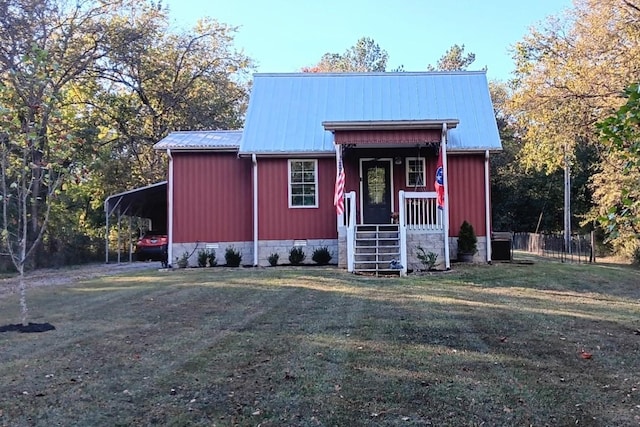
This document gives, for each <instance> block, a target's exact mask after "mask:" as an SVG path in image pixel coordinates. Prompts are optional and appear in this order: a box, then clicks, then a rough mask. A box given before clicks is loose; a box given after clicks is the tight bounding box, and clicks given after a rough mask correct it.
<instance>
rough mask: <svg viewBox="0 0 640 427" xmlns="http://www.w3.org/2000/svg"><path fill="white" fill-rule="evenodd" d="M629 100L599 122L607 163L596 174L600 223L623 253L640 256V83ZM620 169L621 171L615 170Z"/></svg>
mask: <svg viewBox="0 0 640 427" xmlns="http://www.w3.org/2000/svg"><path fill="white" fill-rule="evenodd" d="M625 97H626V100H627V102H626V103H625V104H624V105H623V106H622V107H620V108H619V109H618V111H616V112H615V114H613V115H612V116H610V117H608V118H606V119H604V120H602V121H601V122H600V123H598V129H599V130H600V137H601V140H602V142H603V144H604V147H605V152H606V159H607V160H606V165H605V166H604V167H603V168H602V170H603V171H602V172H600V173H598V174H596V175H595V176H594V179H593V182H594V186H595V195H596V197H598V198H599V199H600V200H601V201H602V203H600V205H599V208H598V212H599V214H600V217H599V219H600V222H601V223H602V225H603V226H604V227H605V229H606V230H607V231H608V234H609V236H610V239H611V241H612V243H613V244H614V246H615V247H616V248H617V249H618V251H619V252H621V253H623V254H625V255H630V256H634V258H635V260H636V262H637V261H638V260H639V259H640V257H639V256H638V255H639V254H640V240H639V239H640V187H639V185H638V184H639V183H640V84H638V83H635V84H632V85H631V86H629V87H628V88H627V89H626V90H625ZM614 171H617V173H611V172H614Z"/></svg>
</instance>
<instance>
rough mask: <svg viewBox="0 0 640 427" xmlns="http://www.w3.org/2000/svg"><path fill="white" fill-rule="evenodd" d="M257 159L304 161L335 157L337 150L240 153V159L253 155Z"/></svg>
mask: <svg viewBox="0 0 640 427" xmlns="http://www.w3.org/2000/svg"><path fill="white" fill-rule="evenodd" d="M254 154H255V155H256V157H271V158H275V157H280V158H288V159H293V158H296V159H302V158H310V159H313V158H320V157H334V156H335V155H336V152H335V150H332V151H257V152H255V153H254V152H247V151H244V152H240V153H238V157H251V156H253V155H254Z"/></svg>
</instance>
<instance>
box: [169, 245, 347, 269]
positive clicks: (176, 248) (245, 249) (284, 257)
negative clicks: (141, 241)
mask: <svg viewBox="0 0 640 427" xmlns="http://www.w3.org/2000/svg"><path fill="white" fill-rule="evenodd" d="M293 243H294V241H293V240H260V241H259V242H258V265H259V266H262V267H266V266H269V261H268V258H269V256H270V255H271V254H274V253H277V254H278V255H280V258H279V259H278V264H289V251H290V250H291V248H292V247H293ZM211 245H217V248H213V250H215V251H216V260H217V261H218V265H224V264H225V259H224V254H225V251H226V249H227V248H228V247H230V246H231V247H233V248H235V249H236V250H237V251H239V252H240V253H241V254H242V261H241V265H252V264H253V241H250V242H219V243H207V242H199V243H174V244H173V258H174V259H173V260H170V262H169V263H170V264H172V265H174V264H175V263H176V258H180V257H182V255H183V254H184V253H185V252H187V253H189V254H190V255H191V256H190V257H189V266H197V265H198V252H199V251H200V250H204V249H207V246H211ZM325 246H326V247H327V249H329V253H330V254H331V256H332V258H331V262H330V264H337V263H338V240H337V239H314V240H307V245H306V246H302V249H303V250H304V253H305V255H306V257H305V260H304V263H303V264H315V263H314V262H313V260H312V259H311V257H312V256H313V252H314V251H315V250H316V249H317V248H322V247H325ZM345 259H346V257H345ZM345 265H346V264H345Z"/></svg>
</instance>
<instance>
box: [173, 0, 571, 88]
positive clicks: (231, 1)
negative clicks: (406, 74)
mask: <svg viewBox="0 0 640 427" xmlns="http://www.w3.org/2000/svg"><path fill="white" fill-rule="evenodd" d="M162 4H163V5H167V6H168V8H169V15H170V18H171V20H172V24H173V25H174V26H176V27H182V28H184V27H192V26H193V25H194V24H195V22H196V21H197V19H199V18H201V17H205V16H209V17H212V18H215V19H217V20H218V21H219V22H222V23H225V24H229V25H232V26H237V27H238V32H237V33H236V35H235V43H234V45H235V47H236V48H237V49H238V50H243V51H244V53H245V54H246V55H247V56H249V57H250V58H252V59H253V60H254V61H255V63H256V65H257V69H256V72H261V73H275V72H297V71H300V69H301V68H302V67H305V66H312V65H314V64H316V63H317V62H318V61H319V60H320V58H321V57H322V55H324V54H325V53H327V52H330V53H340V54H342V53H344V52H345V51H346V50H347V49H348V48H350V47H351V46H353V45H354V44H355V43H356V41H357V40H358V39H360V38H362V37H369V38H372V39H373V40H374V41H375V42H376V43H377V44H378V45H379V46H380V47H381V48H382V49H384V50H386V51H387V52H388V54H389V60H388V62H387V70H392V69H395V68H397V67H399V66H401V65H402V66H404V70H405V71H425V70H426V68H427V65H429V64H431V65H434V66H435V65H436V63H437V61H438V59H440V58H441V57H442V56H443V55H444V54H445V53H446V51H447V50H449V48H450V47H451V46H453V45H454V44H458V45H464V46H465V53H474V54H475V55H476V60H475V62H474V63H473V64H471V66H470V67H469V69H470V70H479V69H483V68H485V67H486V68H487V76H488V78H489V79H490V80H503V81H505V80H507V79H509V77H510V75H511V73H512V71H513V68H514V66H513V59H512V54H511V52H510V49H511V48H512V47H513V45H514V44H515V43H516V42H518V41H520V40H522V38H523V37H524V36H525V35H527V34H529V32H530V28H531V27H532V26H534V27H540V25H541V24H543V23H544V22H545V20H546V19H547V17H549V16H558V15H560V14H561V12H562V11H563V10H565V9H567V8H570V7H571V6H572V2H571V0H522V1H513V0H484V1H483V0H437V1H436V0H386V1H382V0H313V1H311V0H164V1H163V2H162Z"/></svg>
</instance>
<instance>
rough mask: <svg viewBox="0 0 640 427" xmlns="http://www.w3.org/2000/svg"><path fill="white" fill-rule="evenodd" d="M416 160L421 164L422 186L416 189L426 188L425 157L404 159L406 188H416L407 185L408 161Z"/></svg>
mask: <svg viewBox="0 0 640 427" xmlns="http://www.w3.org/2000/svg"><path fill="white" fill-rule="evenodd" d="M411 160H417V161H420V162H422V185H418V186H417V187H426V186H427V161H426V158H425V157H407V158H406V159H405V165H406V166H405V183H406V184H407V187H416V185H415V184H410V183H409V161H411Z"/></svg>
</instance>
